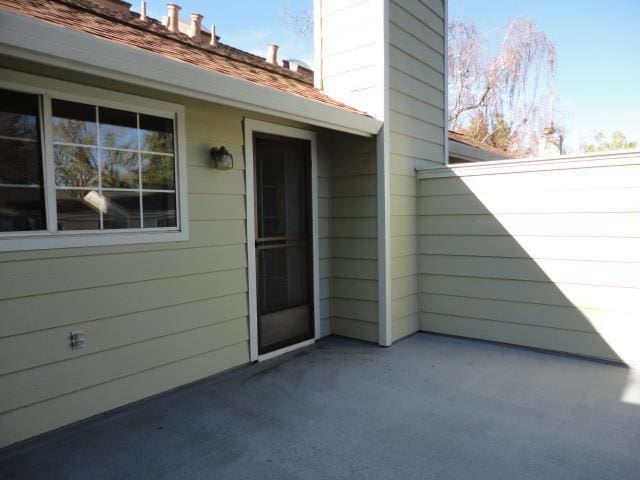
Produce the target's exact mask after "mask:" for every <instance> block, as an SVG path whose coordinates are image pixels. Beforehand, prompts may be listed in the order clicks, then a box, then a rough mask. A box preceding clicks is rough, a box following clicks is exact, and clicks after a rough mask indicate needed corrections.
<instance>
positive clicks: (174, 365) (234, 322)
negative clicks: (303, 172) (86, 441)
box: [0, 64, 375, 446]
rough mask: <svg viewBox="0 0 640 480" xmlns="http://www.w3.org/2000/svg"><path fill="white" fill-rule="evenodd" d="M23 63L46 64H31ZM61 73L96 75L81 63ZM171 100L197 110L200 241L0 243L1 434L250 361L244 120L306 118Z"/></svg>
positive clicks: (326, 174) (195, 221) (191, 140)
mask: <svg viewBox="0 0 640 480" xmlns="http://www.w3.org/2000/svg"><path fill="white" fill-rule="evenodd" d="M24 69H25V70H26V71H31V72H32V73H40V71H39V69H38V68H37V67H35V66H32V65H27V64H25V65H24ZM50 74H51V75H55V76H57V77H60V78H62V79H67V80H71V81H76V82H78V81H81V82H82V81H84V82H86V83H87V84H94V85H96V82H95V80H94V79H91V78H85V77H83V76H82V75H77V74H74V75H69V74H68V73H66V72H63V71H57V70H51V72H50ZM98 83H99V85H96V86H99V87H101V88H109V89H112V90H115V91H118V90H119V91H122V92H125V93H132V94H137V95H142V96H147V97H156V96H158V94H157V92H153V91H149V90H144V89H141V88H138V87H134V86H131V85H124V84H119V83H115V82H110V81H104V82H103V81H100V82H98ZM160 99H162V100H166V101H172V102H175V103H180V104H183V105H185V109H186V132H185V133H186V151H187V159H186V163H187V174H188V178H187V184H188V197H189V210H188V213H189V217H188V221H189V240H188V241H186V242H170V243H154V244H143V245H118V246H109V247H88V248H66V249H57V250H38V251H22V252H6V253H0V264H1V265H2V268H0V284H2V285H3V288H2V291H1V292H0V318H2V322H0V446H4V445H7V444H10V443H12V442H16V441H19V440H23V439H25V438H28V437H30V436H33V435H36V434H39V433H42V432H45V431H47V430H50V429H53V428H56V427H60V426H63V425H66V424H68V423H71V422H74V421H77V420H80V419H83V418H86V417H88V416H91V415H94V414H97V413H101V412H104V411H106V410H110V409H113V408H116V407H119V406H122V405H125V404H127V403H130V402H133V401H136V400H140V399H142V398H144V397H147V396H149V395H154V394H157V393H160V392H163V391H165V390H168V389H171V388H175V387H178V386H180V385H184V384H186V383H189V382H192V381H195V380H199V379H201V378H204V377H207V376H209V375H213V374H215V373H218V372H220V371H223V370H225V369H228V368H230V367H234V366H238V365H241V364H243V363H245V362H248V361H249V345H248V337H249V334H248V328H249V326H248V298H247V268H246V266H247V259H246V234H245V230H246V226H245V222H246V215H247V212H246V211H245V178H244V168H245V160H244V153H243V143H244V139H243V130H242V120H243V118H244V117H245V116H251V117H252V118H256V119H260V120H265V121H272V122H276V123H284V124H288V125H292V126H297V127H303V128H304V125H300V124H297V123H294V122H289V121H282V120H279V119H274V118H271V117H268V116H265V115H262V114H256V113H247V112H243V111H240V110H237V109H233V108H228V107H221V106H217V105H213V104H209V103H206V102H200V101H192V100H189V99H186V98H182V97H179V96H170V95H162V96H161V97H160ZM345 142H346V143H348V139H346V140H345ZM319 143H320V144H321V142H319ZM214 145H225V147H227V148H228V149H229V150H230V151H231V153H232V154H233V156H234V160H235V161H234V168H233V170H230V171H218V170H215V169H212V168H210V166H209V149H210V148H211V146H214ZM325 146H326V145H325ZM320 147H321V148H320V150H321V151H320V152H319V155H318V177H319V178H318V197H319V198H318V215H319V232H318V234H319V239H318V245H319V253H320V259H319V269H320V271H319V274H320V278H321V279H320V285H319V288H320V305H319V310H320V317H321V334H323V335H325V334H328V333H330V328H331V318H332V311H331V308H332V297H331V236H330V231H331V225H330V223H331V222H330V209H331V205H330V201H331V200H330V183H331V174H330V169H329V168H330V165H329V164H330V162H331V158H330V157H328V156H327V155H326V154H324V152H323V151H322V144H321V145H320ZM363 158H364V157H363ZM359 170H360V171H363V172H364V173H365V174H368V173H370V172H367V171H366V168H364V169H359ZM373 173H374V176H375V171H374V172H373ZM345 248H352V247H348V246H345ZM367 261H368V260H367ZM346 267H350V265H346ZM362 275H363V278H364V277H366V276H367V275H368V272H367V271H366V269H365V270H362ZM355 276H357V275H355ZM373 280H374V281H375V276H374V277H373ZM369 281H371V280H370V279H369ZM360 295H361V296H365V295H367V291H366V290H362V291H361V293H360ZM346 313H348V312H346ZM374 321H375V318H374ZM78 329H79V330H82V331H83V332H84V334H85V341H86V343H85V348H83V349H81V350H72V349H71V348H70V347H69V332H71V331H72V330H78Z"/></svg>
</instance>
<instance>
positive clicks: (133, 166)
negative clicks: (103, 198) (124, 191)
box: [101, 150, 139, 188]
mask: <svg viewBox="0 0 640 480" xmlns="http://www.w3.org/2000/svg"><path fill="white" fill-rule="evenodd" d="M101 160H102V167H101V169H102V172H101V175H102V188H137V187H138V180H139V179H138V176H139V175H138V154H137V153H136V152H124V151H122V150H103V151H102V152H101Z"/></svg>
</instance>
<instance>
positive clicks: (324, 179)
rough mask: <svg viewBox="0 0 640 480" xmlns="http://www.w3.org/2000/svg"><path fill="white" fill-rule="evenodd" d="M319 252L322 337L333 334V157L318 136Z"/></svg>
mask: <svg viewBox="0 0 640 480" xmlns="http://www.w3.org/2000/svg"><path fill="white" fill-rule="evenodd" d="M317 161H318V250H319V252H318V253H319V263H320V272H319V276H320V332H319V333H320V335H321V336H323V337H324V336H327V335H329V334H331V226H330V221H331V193H330V192H331V155H330V147H329V139H328V138H327V137H326V136H325V135H323V134H319V135H318V160H317Z"/></svg>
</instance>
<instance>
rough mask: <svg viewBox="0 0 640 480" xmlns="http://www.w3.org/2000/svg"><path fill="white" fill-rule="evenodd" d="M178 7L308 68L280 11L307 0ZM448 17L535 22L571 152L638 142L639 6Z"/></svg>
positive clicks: (459, 3)
mask: <svg viewBox="0 0 640 480" xmlns="http://www.w3.org/2000/svg"><path fill="white" fill-rule="evenodd" d="M130 1H131V0H130ZM132 3H134V4H135V0H134V2H132ZM148 3H149V11H150V14H151V15H152V16H154V17H156V18H161V17H162V16H163V15H165V12H166V1H161V0H150V1H149V2H148ZM178 3H179V4H180V5H181V6H182V12H181V19H182V21H185V22H186V21H188V19H189V13H191V12H198V13H202V14H203V15H204V16H205V18H204V21H203V25H206V26H207V27H208V26H209V25H210V24H211V23H215V24H216V28H217V32H218V34H219V35H220V36H221V37H222V42H224V43H227V44H229V45H232V46H234V47H237V48H241V49H243V50H247V51H250V52H252V53H255V54H258V55H266V50H267V44H269V43H276V44H278V45H279V46H280V54H279V56H280V58H286V59H289V58H296V59H299V60H303V61H304V62H306V63H307V64H309V65H313V38H312V35H309V36H307V38H301V37H300V36H299V35H297V34H296V33H295V31H296V29H295V27H294V26H292V25H289V24H287V23H286V22H285V20H284V17H285V15H284V10H283V6H284V5H286V6H287V7H288V8H289V10H290V11H292V12H299V11H300V10H302V9H307V10H309V11H311V10H312V3H313V2H312V0H236V1H229V0H226V1H222V0H215V1H211V0H209V1H202V0H200V1H197V0H182V1H180V0H178ZM134 9H135V7H134ZM449 17H450V18H452V19H453V18H465V19H467V20H472V21H473V22H475V23H476V25H477V26H478V28H479V30H480V31H481V32H485V33H492V32H495V33H496V35H498V34H499V32H501V31H503V30H504V28H505V26H506V24H507V23H508V21H509V20H510V19H512V18H519V17H530V18H534V19H536V20H537V21H538V24H539V26H540V27H541V28H542V29H543V30H544V31H545V32H546V33H547V34H548V35H549V36H550V37H551V39H552V40H553V41H554V42H555V44H556V48H557V53H558V71H557V74H556V78H555V80H554V87H555V91H556V93H557V95H558V98H559V107H560V110H561V112H562V113H563V123H564V124H565V128H566V130H567V135H566V139H565V144H566V145H567V147H568V150H569V151H575V150H576V149H577V147H578V145H579V144H580V142H581V141H583V142H584V141H588V140H589V138H590V136H591V135H592V134H593V133H594V132H595V131H599V130H601V131H604V132H605V133H607V134H610V133H611V132H613V131H615V130H620V131H622V132H623V133H624V134H625V135H626V136H627V137H628V138H629V139H632V140H638V141H640V0H492V1H491V2H487V1H486V0H449Z"/></svg>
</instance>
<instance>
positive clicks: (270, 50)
mask: <svg viewBox="0 0 640 480" xmlns="http://www.w3.org/2000/svg"><path fill="white" fill-rule="evenodd" d="M267 63H270V64H272V65H277V64H278V45H273V44H271V45H269V46H268V47H267Z"/></svg>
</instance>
